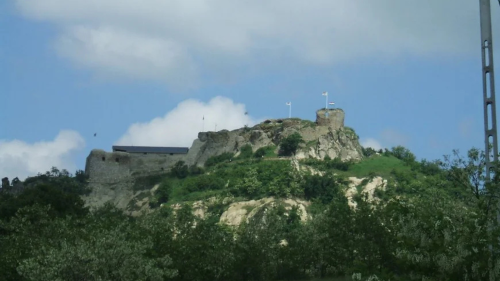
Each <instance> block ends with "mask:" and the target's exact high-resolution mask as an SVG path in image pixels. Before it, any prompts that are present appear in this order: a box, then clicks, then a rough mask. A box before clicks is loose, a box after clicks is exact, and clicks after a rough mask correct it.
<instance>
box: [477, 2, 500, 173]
mask: <svg viewBox="0 0 500 281" xmlns="http://www.w3.org/2000/svg"><path fill="white" fill-rule="evenodd" d="M479 11H480V20H481V50H482V52H481V53H482V62H483V71H482V72H483V107H484V136H485V139H484V142H485V156H486V159H485V160H486V163H485V166H486V181H487V182H489V181H490V180H491V175H492V174H493V172H494V171H493V165H494V163H495V162H497V161H498V142H497V118H496V101H495V72H494V65H493V40H492V39H493V36H492V32H491V6H490V0H479ZM492 150H493V151H492Z"/></svg>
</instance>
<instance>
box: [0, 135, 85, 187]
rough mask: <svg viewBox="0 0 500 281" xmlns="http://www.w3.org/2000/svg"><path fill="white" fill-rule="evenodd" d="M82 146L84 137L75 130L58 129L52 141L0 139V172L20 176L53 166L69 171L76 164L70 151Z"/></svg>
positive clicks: (6, 175) (3, 175) (43, 171)
mask: <svg viewBox="0 0 500 281" xmlns="http://www.w3.org/2000/svg"><path fill="white" fill-rule="evenodd" d="M84 146H85V141H84V139H83V138H82V137H81V136H80V134H79V133H77V132H75V131H61V132H60V133H59V134H58V135H57V137H56V138H55V139H54V140H53V141H41V142H37V143H32V144H30V143H26V142H24V141H20V140H11V141H7V140H0V176H1V177H9V179H10V180H12V179H13V178H15V177H19V179H21V180H24V179H25V178H26V177H28V176H34V175H37V174H38V173H45V172H46V171H49V170H50V168H51V167H53V166H55V167H57V168H58V169H67V170H68V171H70V172H72V171H74V170H75V169H76V165H75V164H74V161H73V159H72V158H71V155H72V153H73V152H76V151H78V150H80V149H82V148H83V147H84Z"/></svg>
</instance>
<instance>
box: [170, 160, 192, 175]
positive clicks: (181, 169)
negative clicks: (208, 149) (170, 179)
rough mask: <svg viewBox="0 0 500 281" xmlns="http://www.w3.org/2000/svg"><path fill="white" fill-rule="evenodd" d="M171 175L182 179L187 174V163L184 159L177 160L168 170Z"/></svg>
mask: <svg viewBox="0 0 500 281" xmlns="http://www.w3.org/2000/svg"><path fill="white" fill-rule="evenodd" d="M170 173H171V174H172V176H174V177H176V178H178V179H183V178H185V177H187V176H188V175H189V168H188V165H186V163H185V162H184V161H177V162H176V163H175V164H174V166H173V167H172V169H171V170H170Z"/></svg>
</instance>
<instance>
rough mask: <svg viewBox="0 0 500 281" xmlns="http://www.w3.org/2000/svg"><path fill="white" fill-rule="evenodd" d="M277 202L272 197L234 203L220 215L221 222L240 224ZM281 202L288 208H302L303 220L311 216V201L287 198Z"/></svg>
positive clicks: (301, 218) (301, 217)
mask: <svg viewBox="0 0 500 281" xmlns="http://www.w3.org/2000/svg"><path fill="white" fill-rule="evenodd" d="M276 203H277V201H276V199H274V198H272V197H266V198H262V199H260V200H250V201H242V202H236V203H232V204H231V205H230V206H229V208H228V209H227V210H226V211H225V212H224V213H223V214H222V216H221V217H220V222H221V223H224V224H227V225H230V226H238V225H240V224H241V223H242V222H243V221H244V220H248V219H250V218H252V217H253V216H255V215H256V214H257V213H258V212H261V211H264V210H265V208H268V207H274V206H275V205H276ZM281 203H282V204H283V205H284V206H285V209H287V210H291V208H292V207H294V206H297V207H298V208H299V210H300V220H301V221H306V220H307V219H308V218H309V215H308V214H307V210H306V208H307V206H309V205H310V202H308V201H303V200H298V199H285V200H281Z"/></svg>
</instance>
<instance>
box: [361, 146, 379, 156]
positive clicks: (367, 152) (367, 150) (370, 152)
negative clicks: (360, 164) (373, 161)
mask: <svg viewBox="0 0 500 281" xmlns="http://www.w3.org/2000/svg"><path fill="white" fill-rule="evenodd" d="M361 149H362V150H363V155H364V156H365V157H370V156H372V155H374V154H376V153H377V151H376V150H375V149H373V148H371V147H367V148H364V147H362V148H361Z"/></svg>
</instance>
